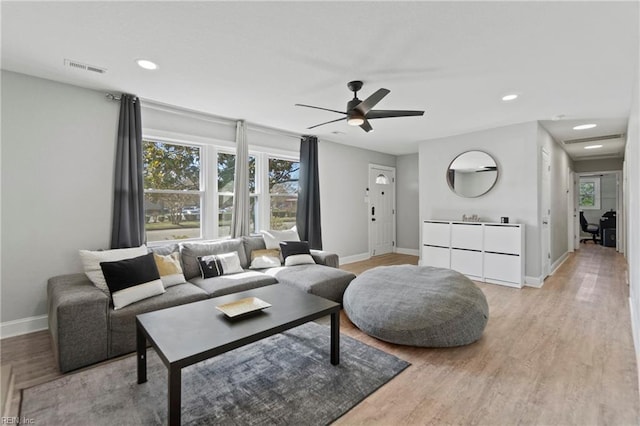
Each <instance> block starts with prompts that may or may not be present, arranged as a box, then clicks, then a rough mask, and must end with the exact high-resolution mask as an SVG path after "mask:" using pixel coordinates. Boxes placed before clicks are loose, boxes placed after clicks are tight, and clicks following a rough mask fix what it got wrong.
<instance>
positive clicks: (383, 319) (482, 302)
mask: <svg viewBox="0 0 640 426" xmlns="http://www.w3.org/2000/svg"><path fill="white" fill-rule="evenodd" d="M343 306H344V310H345V312H346V313H347V316H348V317H349V319H350V320H351V322H353V323H354V324H355V325H356V326H357V327H358V328H359V329H360V330H362V331H364V332H365V333H367V334H369V335H371V336H373V337H376V338H378V339H380V340H384V341H387V342H391V343H397V344H401V345H410V346H424V347H450V346H462V345H467V344H469V343H472V342H475V341H476V340H478V339H479V338H480V337H481V336H482V332H483V331H484V327H485V326H486V325H487V320H488V318H489V306H488V305H487V299H486V298H485V297H484V294H483V293H482V291H481V290H480V289H479V288H478V287H477V286H476V285H475V284H474V283H473V282H472V281H471V280H470V279H469V278H467V277H465V276H464V275H462V274H461V273H459V272H456V271H452V270H450V269H442V268H432V267H420V266H414V265H399V266H383V267H378V268H375V269H370V270H368V271H366V272H364V273H363V274H361V275H360V276H358V277H357V278H356V279H355V280H353V281H352V282H351V284H350V285H349V287H347V290H346V291H345V293H344V301H343Z"/></svg>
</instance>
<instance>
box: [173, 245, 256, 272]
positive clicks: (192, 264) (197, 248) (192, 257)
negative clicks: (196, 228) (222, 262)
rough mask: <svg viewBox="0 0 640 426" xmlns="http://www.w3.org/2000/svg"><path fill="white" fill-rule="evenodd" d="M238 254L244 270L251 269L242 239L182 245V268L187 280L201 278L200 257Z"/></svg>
mask: <svg viewBox="0 0 640 426" xmlns="http://www.w3.org/2000/svg"><path fill="white" fill-rule="evenodd" d="M234 251H236V252H238V257H239V258H240V265H241V266H242V268H243V269H246V268H248V267H249V261H248V260H247V256H246V254H245V252H244V245H243V243H242V238H232V239H228V240H220V241H206V242H197V243H187V242H185V243H181V244H180V254H181V255H182V267H183V272H184V276H185V278H186V279H187V280H191V278H195V277H199V276H200V264H199V263H198V257H202V256H209V255H212V254H224V253H232V252H234Z"/></svg>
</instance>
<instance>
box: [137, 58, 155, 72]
mask: <svg viewBox="0 0 640 426" xmlns="http://www.w3.org/2000/svg"><path fill="white" fill-rule="evenodd" d="M136 63H137V64H138V66H139V67H140V68H144V69H145V70H156V69H158V65H156V63H155V62H151V61H150V60H148V59H138V60H137V61H136Z"/></svg>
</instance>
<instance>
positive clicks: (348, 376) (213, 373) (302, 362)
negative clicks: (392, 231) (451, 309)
mask: <svg viewBox="0 0 640 426" xmlns="http://www.w3.org/2000/svg"><path fill="white" fill-rule="evenodd" d="M148 354H149V355H148V360H147V378H148V381H147V382H146V383H144V384H141V385H138V384H137V381H136V380H137V375H136V357H135V355H132V356H129V357H127V358H124V359H121V360H118V361H114V362H111V363H108V364H105V365H101V366H98V367H95V368H92V369H89V370H86V371H82V372H79V373H75V374H70V375H67V376H65V377H62V378H60V379H56V380H54V381H52V382H49V383H45V384H42V385H38V386H34V387H32V388H29V389H25V390H24V391H23V394H22V403H21V412H20V416H22V417H24V418H27V419H33V420H34V422H35V424H38V425H61V424H64V425H96V426H97V425H109V426H111V425H157V424H158V425H159V424H167V369H166V368H165V366H164V365H163V364H162V362H161V361H160V358H159V357H158V356H157V355H156V354H155V351H153V350H148ZM409 365H410V364H409V363H408V362H406V361H403V360H401V359H399V358H396V357H395V356H393V355H390V354H387V353H385V352H382V351H380V350H378V349H375V348H373V347H371V346H368V345H366V344H364V343H362V342H359V341H357V340H355V339H352V338H350V337H348V336H344V335H341V336H340V365H337V366H333V365H331V363H330V361H329V328H328V327H325V326H322V325H318V324H315V323H307V324H304V325H302V326H300V327H297V328H294V329H291V330H289V331H287V332H285V333H282V334H277V335H275V336H271V337H269V338H267V339H263V340H261V341H259V342H256V343H253V344H251V345H248V346H245V347H242V348H239V349H236V350H234V351H231V352H228V353H226V354H223V355H220V356H218V357H215V358H212V359H210V360H207V361H203V362H201V363H199V364H196V365H193V366H191V367H187V368H185V369H183V370H182V424H183V425H185V424H186V425H211V424H225V425H226V424H238V425H261V424H291V425H322V424H328V423H331V422H332V421H333V420H335V419H337V418H338V417H340V416H342V415H343V414H344V413H346V412H347V411H349V410H350V409H351V408H352V407H353V406H355V405H356V404H358V403H359V402H360V401H362V400H363V399H364V398H366V397H367V396H368V395H370V394H371V393H373V392H374V391H375V390H376V389H378V388H379V387H380V386H382V385H384V384H385V383H386V382H388V381H389V380H391V379H392V378H393V377H395V376H396V375H397V374H398V373H400V372H401V371H402V370H404V369H405V368H407V367H408V366H409Z"/></svg>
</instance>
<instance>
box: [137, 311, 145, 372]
mask: <svg viewBox="0 0 640 426" xmlns="http://www.w3.org/2000/svg"><path fill="white" fill-rule="evenodd" d="M136 353H137V356H138V383H144V382H146V381H147V339H146V337H145V336H144V332H143V331H142V329H141V327H140V324H138V322H137V321H136Z"/></svg>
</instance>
